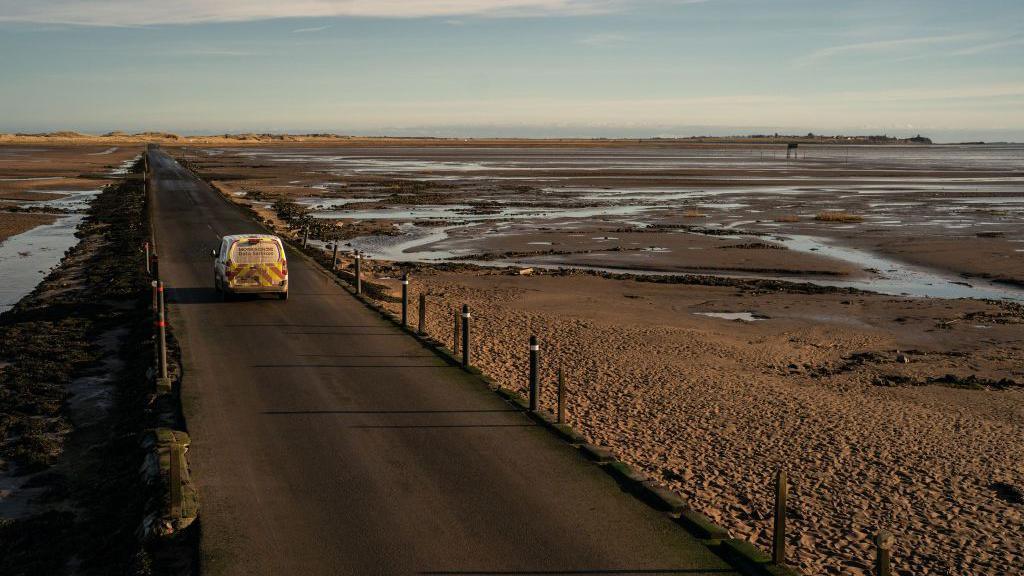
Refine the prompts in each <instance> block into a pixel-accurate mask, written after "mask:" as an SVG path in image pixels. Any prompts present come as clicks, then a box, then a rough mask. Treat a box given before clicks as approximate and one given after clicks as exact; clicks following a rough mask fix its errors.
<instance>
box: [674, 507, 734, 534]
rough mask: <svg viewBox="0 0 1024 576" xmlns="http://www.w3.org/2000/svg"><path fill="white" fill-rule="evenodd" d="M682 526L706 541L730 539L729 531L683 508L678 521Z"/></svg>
mask: <svg viewBox="0 0 1024 576" xmlns="http://www.w3.org/2000/svg"><path fill="white" fill-rule="evenodd" d="M676 522H678V523H679V524H680V525H681V526H683V527H684V528H686V529H687V530H688V531H689V532H690V533H692V534H693V535H694V536H696V537H698V538H701V539H704V540H726V539H728V538H729V531H728V530H726V529H725V528H722V527H721V526H719V525H718V524H715V523H714V522H712V521H711V519H710V518H708V517H707V516H705V515H703V514H701V513H700V512H697V511H696V510H693V509H691V508H683V509H682V510H680V511H679V518H677V519H676Z"/></svg>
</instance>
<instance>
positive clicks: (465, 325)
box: [462, 304, 469, 368]
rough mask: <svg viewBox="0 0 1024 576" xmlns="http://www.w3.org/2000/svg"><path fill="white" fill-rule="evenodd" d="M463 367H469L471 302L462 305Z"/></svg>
mask: <svg viewBox="0 0 1024 576" xmlns="http://www.w3.org/2000/svg"><path fill="white" fill-rule="evenodd" d="M462 367H463V368H469V304H463V305H462Z"/></svg>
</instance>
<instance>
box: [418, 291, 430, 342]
mask: <svg viewBox="0 0 1024 576" xmlns="http://www.w3.org/2000/svg"><path fill="white" fill-rule="evenodd" d="M416 331H417V332H419V334H420V336H423V335H424V334H426V333H427V295H426V294H424V293H423V292H420V317H419V326H417V330H416Z"/></svg>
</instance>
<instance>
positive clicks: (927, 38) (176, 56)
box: [0, 0, 1024, 141]
mask: <svg viewBox="0 0 1024 576" xmlns="http://www.w3.org/2000/svg"><path fill="white" fill-rule="evenodd" d="M0 110H3V114H2V115H0V131H42V130H55V129H77V130H83V131H91V132H102V131H107V130H114V129H121V130H128V131H137V130H143V129H149V130H169V131H176V132H181V133H217V132H226V131H232V132H235V131H258V132H264V131H291V132H309V131H316V132H327V131H331V132H345V133H359V134H383V133H388V134H438V135H500V134H508V135H519V136H522V135H537V136H556V135H586V136H598V135H605V136H619V135H628V136H641V135H652V136H653V135H663V136H670V135H691V134H704V133H715V134H732V133H746V132H750V131H754V132H757V131H776V130H777V131H782V132H789V131H803V132H806V131H815V132H819V133H834V132H844V133H881V132H885V133H889V134H911V135H912V134H914V133H918V132H920V133H923V134H927V135H935V136H937V137H938V138H939V139H942V140H947V141H948V140H963V139H985V140H1018V141H1020V140H1024V2H1021V1H1020V0H1005V1H996V0H988V1H975V2H964V1H953V0H911V1H899V0H891V1H877V2H876V1H855V0H846V1H827V0H775V1H766V0H705V1H679V0H677V1H672V0H647V1H644V0H632V1H631V0H498V1H494V0H440V1H425V0H294V1H292V2H278V1H276V0H249V1H248V2H227V1H224V0H188V1H178V2H171V1H161V0H34V1H32V2H26V1H24V0H0Z"/></svg>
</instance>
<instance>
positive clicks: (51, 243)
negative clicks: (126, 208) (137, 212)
mask: <svg viewBox="0 0 1024 576" xmlns="http://www.w3.org/2000/svg"><path fill="white" fill-rule="evenodd" d="M140 150H141V147H139V146H134V147H126V148H117V149H115V150H112V151H111V150H110V147H104V146H93V145H86V146H28V145H24V144H18V145H0V265H2V267H3V269H4V276H5V280H4V283H3V285H2V286H0V312H2V311H5V310H7V309H9V308H10V307H11V306H13V305H14V304H15V303H16V302H17V301H18V300H20V299H21V298H22V297H23V296H24V295H25V294H28V293H29V292H31V291H32V289H33V288H34V287H35V286H36V284H38V283H39V282H40V281H41V280H42V279H43V277H44V276H45V275H46V274H47V273H48V272H49V270H50V269H51V268H52V267H53V266H55V265H57V263H58V262H59V261H60V259H61V257H62V256H63V255H64V253H65V251H66V250H67V249H68V248H70V247H71V246H73V245H75V243H77V241H78V240H77V238H75V235H74V234H75V230H76V229H77V227H78V224H79V223H80V222H81V220H82V217H83V216H82V214H84V213H85V211H86V210H87V209H88V207H89V204H90V202H91V201H92V200H93V198H95V196H96V195H97V194H99V192H100V190H101V189H102V188H103V186H105V185H107V184H109V183H110V182H112V181H113V180H112V179H111V177H112V176H114V175H115V174H117V172H118V171H119V170H121V169H122V167H123V165H124V162H125V161H127V160H129V159H131V158H134V157H135V156H137V155H138V153H139V151H140Z"/></svg>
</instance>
